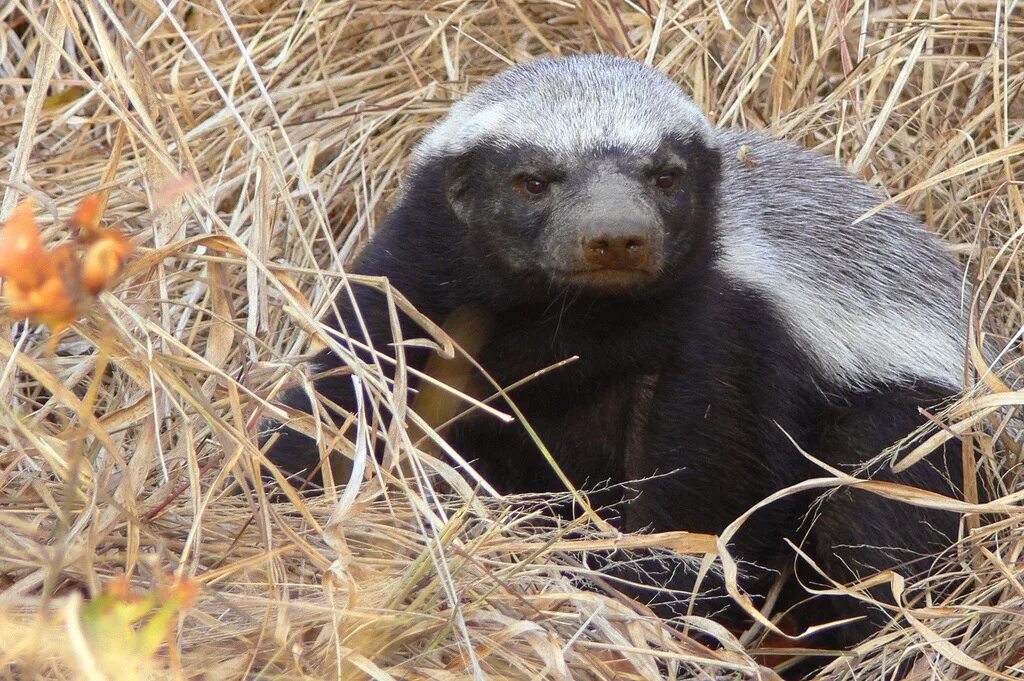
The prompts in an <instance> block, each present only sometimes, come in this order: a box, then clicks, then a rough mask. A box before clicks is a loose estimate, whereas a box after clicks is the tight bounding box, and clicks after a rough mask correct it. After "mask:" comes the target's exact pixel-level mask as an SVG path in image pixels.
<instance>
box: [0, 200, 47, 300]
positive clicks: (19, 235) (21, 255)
mask: <svg viewBox="0 0 1024 681" xmlns="http://www.w3.org/2000/svg"><path fill="white" fill-rule="evenodd" d="M35 209H36V207H35V203H34V202H33V201H31V200H28V201H23V202H21V203H20V204H18V206H17V208H15V209H14V213H13V214H12V215H11V217H10V219H8V220H7V222H6V223H5V224H4V227H3V229H2V230H0V277H3V278H4V279H6V280H7V281H8V282H15V283H17V284H18V285H19V286H21V287H22V288H32V287H35V286H39V285H40V284H42V282H43V281H44V280H46V278H47V277H48V276H50V274H52V272H53V266H52V265H51V263H50V261H49V254H48V253H47V252H46V249H44V248H43V243H42V241H41V240H40V238H39V228H38V227H36V219H35Z"/></svg>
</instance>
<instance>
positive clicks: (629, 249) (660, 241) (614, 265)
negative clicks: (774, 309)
mask: <svg viewBox="0 0 1024 681" xmlns="http://www.w3.org/2000/svg"><path fill="white" fill-rule="evenodd" d="M416 172H418V173H420V174H421V175H422V174H427V175H431V176H438V177H439V179H441V180H442V182H443V184H444V190H445V194H446V197H447V200H448V202H449V204H450V206H451V208H452V210H453V212H454V213H455V215H456V216H457V217H458V218H459V219H460V221H462V222H463V223H465V225H466V226H468V227H469V229H470V232H471V238H473V239H479V240H480V241H481V242H482V243H481V244H480V248H479V249H478V251H479V252H481V253H485V254H487V256H488V257H489V258H490V259H491V260H492V262H491V263H490V266H493V267H497V268H501V269H503V270H505V271H507V272H508V273H510V274H513V275H516V276H519V277H521V278H522V279H523V280H524V281H533V282H536V283H539V284H541V285H543V286H545V287H548V288H550V287H551V285H556V286H567V287H572V288H580V289H585V290H589V291H592V292H597V293H600V294H613V295H614V294H624V293H625V294H636V293H640V292H643V291H647V290H650V289H652V288H657V287H658V286H659V285H664V284H665V282H666V281H667V280H669V279H671V278H672V276H674V275H675V274H676V273H678V272H680V271H683V270H685V269H686V264H687V263H688V262H691V261H694V260H695V259H697V258H700V257H701V256H702V254H703V253H704V251H705V250H706V248H707V245H708V242H709V234H708V230H709V229H710V226H711V223H712V222H713V220H712V219H711V212H712V210H713V206H714V202H715V193H716V189H717V179H718V154H717V152H716V151H715V148H714V142H713V132H712V129H711V127H710V125H709V124H708V122H707V120H706V119H705V118H704V116H703V115H702V114H701V112H700V111H699V110H698V109H697V107H696V106H695V105H694V104H693V102H692V101H691V100H690V99H689V98H688V97H687V96H686V95H684V94H683V93H682V91H680V90H679V88H678V87H676V86H675V85H674V84H673V83H672V82H671V81H669V80H668V79H667V78H666V77H665V76H663V75H661V74H660V73H658V72H657V71H655V70H653V69H651V68H649V67H645V66H643V65H641V64H638V63H636V62H633V61H630V60H627V59H622V58H617V57H607V56H596V55H590V56H582V57H570V58H563V59H547V60H540V61H534V62H530V63H526V64H522V65H520V66H516V67H514V68H512V69H509V70H508V71H505V72H504V73H502V74H500V75H499V76H497V77H495V78H493V79H492V80H490V81H489V82H487V83H486V84H485V85H483V86H481V87H480V88H479V89H477V90H475V91H474V92H472V93H471V94H469V95H468V96H467V97H466V98H464V99H463V100H461V101H460V102H459V103H457V104H455V105H454V106H453V107H452V110H451V112H450V114H449V115H448V116H447V117H446V118H445V119H444V120H443V121H442V122H441V123H439V124H438V125H437V126H436V127H435V128H434V129H433V130H432V131H431V132H430V133H429V134H428V135H427V136H426V137H425V138H424V139H423V141H422V142H421V143H420V144H419V145H418V147H417V148H416V150H415V152H414V173H416Z"/></svg>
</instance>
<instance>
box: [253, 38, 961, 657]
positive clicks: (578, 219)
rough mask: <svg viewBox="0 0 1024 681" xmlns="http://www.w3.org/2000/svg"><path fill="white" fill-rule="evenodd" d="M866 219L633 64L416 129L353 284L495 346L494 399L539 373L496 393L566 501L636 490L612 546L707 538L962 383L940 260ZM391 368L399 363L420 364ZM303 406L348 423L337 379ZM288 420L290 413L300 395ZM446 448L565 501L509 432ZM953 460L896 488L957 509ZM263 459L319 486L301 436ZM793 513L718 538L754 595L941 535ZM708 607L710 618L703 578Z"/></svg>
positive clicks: (828, 512)
mask: <svg viewBox="0 0 1024 681" xmlns="http://www.w3.org/2000/svg"><path fill="white" fill-rule="evenodd" d="M880 201H881V197H880V196H879V195H878V194H877V193H876V192H875V191H874V190H872V189H870V188H869V187H868V186H867V185H866V184H864V183H863V182H861V181H860V180H859V179H857V178H855V177H853V176H852V175H850V174H848V173H846V172H845V171H843V170H841V169H840V168H838V166H836V165H835V164H833V163H832V162H830V161H828V160H826V159H823V158H821V157H820V156H818V155H816V154H813V153H811V152H809V151H807V150H805V149H801V148H798V147H796V146H794V145H791V144H789V143H786V142H782V141H778V140H774V139H771V138H770V137H767V136H765V135H761V134H757V133H750V132H744V131H723V130H716V129H714V128H713V127H712V126H711V125H709V124H708V122H707V121H706V119H705V118H704V116H703V115H702V114H701V113H700V111H699V110H698V109H697V108H696V106H695V105H694V104H693V102H692V101H691V100H690V99H689V98H688V97H686V96H685V95H684V94H683V93H682V92H681V91H679V89H678V88H677V87H676V86H675V85H673V84H672V83H671V82H670V81H669V80H668V79H666V78H665V77H664V76H662V75H660V74H659V73H657V72H656V71H654V70H652V69H649V68H647V67H644V66H642V65H640V64H637V63H635V62H632V61H629V60H625V59H619V58H612V57H575V58H565V59H552V60H542V61H538V62H532V63H529V64H524V65H521V66H517V67H515V68H513V69H510V70H509V71H507V72H505V73H503V74H501V75H499V76H497V77H495V78H494V79H492V80H491V81H489V82H488V83H486V84H485V85H483V86H481V87H480V88H479V89H477V90H476V91H474V92H473V93H471V94H470V95H468V96H467V97H466V98H465V99H463V100H462V101H461V102H459V103H458V104H456V105H455V106H453V107H452V110H451V113H450V114H449V115H448V117H446V118H445V119H444V120H443V121H442V122H441V123H439V124H438V125H437V126H436V127H435V128H434V129H433V130H432V131H431V132H430V133H428V134H427V135H426V137H425V138H424V139H423V141H422V142H421V143H420V144H419V146H418V147H417V148H416V150H415V152H414V163H413V167H412V170H411V172H410V175H409V178H408V180H407V183H406V186H405V188H404V190H403V194H402V196H401V198H400V199H399V201H398V204H397V205H396V206H395V208H394V209H393V210H392V211H391V213H390V215H389V216H388V218H387V220H386V221H385V223H384V225H383V226H382V228H381V229H380V231H379V232H378V234H377V235H376V236H375V237H374V239H373V240H372V241H371V243H370V244H369V245H368V246H367V248H366V250H365V251H364V253H363V254H362V256H361V257H360V259H359V261H358V262H357V263H356V265H355V267H354V270H355V271H356V272H359V273H364V274H370V275H384V276H387V277H389V279H390V281H391V283H392V284H393V285H394V286H395V287H396V288H397V289H399V290H400V291H401V292H402V293H403V294H404V295H405V296H406V297H407V298H409V299H410V300H411V302H412V303H413V304H414V305H416V306H417V307H418V308H419V310H420V311H422V312H423V313H425V314H426V315H427V316H429V317H431V318H432V319H434V320H436V321H439V322H444V321H445V320H446V319H449V318H451V317H452V315H456V316H458V315H460V314H462V313H464V312H465V311H471V314H472V315H474V316H475V317H477V318H479V319H480V320H482V321H483V323H482V324H481V326H482V327H485V328H487V329H489V332H488V333H487V335H486V337H484V338H483V339H481V342H480V347H479V349H478V351H477V353H476V356H477V359H478V360H479V362H480V364H481V365H482V366H483V367H484V368H485V369H486V370H487V371H488V373H489V374H490V375H491V376H493V377H494V378H495V379H496V380H497V381H498V382H499V383H501V384H502V385H511V384H513V383H516V382H518V381H521V380H522V379H524V378H525V377H528V376H533V375H534V374H537V372H541V374H540V375H538V376H535V377H534V378H533V379H532V380H530V381H528V382H526V383H525V384H523V385H521V386H520V387H517V388H516V389H515V390H514V391H513V393H512V397H513V398H514V399H515V400H516V403H517V405H518V406H519V407H520V409H521V410H522V412H523V414H524V415H525V417H526V419H527V421H529V423H530V425H532V427H533V428H534V429H535V431H536V432H537V433H538V434H539V435H540V437H541V439H542V440H543V441H544V443H545V444H546V445H547V447H548V448H549V449H550V450H551V451H552V452H553V454H554V455H555V457H556V458H557V460H558V462H559V464H560V466H561V468H562V469H563V470H564V471H565V472H566V474H567V475H568V476H569V477H570V478H571V479H572V480H573V482H574V483H575V484H577V485H584V486H586V485H594V484H597V483H600V482H601V481H605V480H611V481H613V482H621V481H626V480H635V479H639V478H649V479H648V480H646V481H644V482H642V483H638V484H636V485H635V489H637V490H638V491H639V495H638V497H637V498H636V499H635V500H633V501H631V502H630V503H628V504H626V505H625V506H624V509H623V511H622V515H623V517H622V518H621V519H620V521H621V523H622V525H623V527H625V528H627V529H641V528H647V529H655V530H695V531H704V532H720V531H721V530H722V529H723V528H724V527H725V526H726V525H727V524H728V523H729V522H731V521H732V520H733V519H734V518H736V517H737V516H738V515H740V514H741V513H742V512H744V511H745V510H746V509H748V508H749V507H751V506H752V505H754V504H755V503H757V502H759V501H761V500H762V499H764V498H765V497H767V496H769V495H770V494H772V493H773V492H775V491H777V490H779V489H781V488H783V487H786V486H788V485H791V484H794V483H795V482H798V481H800V480H803V479H806V478H809V477H814V476H817V475H818V474H819V471H818V470H816V469H814V468H813V467H811V466H810V465H809V464H808V463H807V460H806V459H805V457H803V456H802V454H801V453H800V452H799V450H798V449H797V447H796V446H794V444H793V442H792V441H791V440H790V438H791V437H792V438H793V439H795V441H796V443H797V444H798V445H799V446H801V447H803V448H805V449H807V450H808V451H811V452H812V453H813V454H814V455H815V456H817V457H819V458H821V459H823V460H825V461H827V462H829V463H831V464H833V465H837V466H846V465H854V464H859V463H861V462H863V461H865V460H866V459H868V458H870V457H872V456H874V455H875V454H877V453H879V452H880V451H881V450H882V449H884V448H885V447H887V446H888V445H890V444H892V443H893V442H895V441H896V440H898V439H899V438H900V437H902V436H903V435H905V434H907V433H908V432H910V431H911V430H913V429H914V428H915V427H916V426H917V425H919V424H920V422H921V420H922V418H921V417H920V416H919V412H918V407H920V406H926V405H931V404H932V403H934V402H936V401H938V400H940V399H942V398H943V397H945V396H947V395H949V394H951V393H954V392H955V391H956V390H957V386H958V378H957V375H958V373H957V364H958V358H959V352H960V351H959V348H960V347H961V346H962V343H963V324H962V320H961V319H960V318H959V316H958V312H957V304H956V303H957V294H958V291H957V284H958V281H959V275H958V270H957V265H956V264H955V262H954V261H953V260H952V259H951V258H950V257H949V256H948V255H946V254H945V252H944V251H943V249H942V247H941V245H940V244H939V243H938V242H937V241H936V240H935V239H934V238H933V237H931V236H930V235H929V234H928V233H927V232H926V230H925V229H924V228H923V226H922V225H920V223H919V222H917V221H916V220H915V219H913V218H912V217H911V216H910V215H908V214H906V213H905V212H902V211H900V210H898V209H895V208H894V209H886V210H883V211H881V212H879V213H878V214H877V215H874V216H872V217H870V218H867V219H865V220H862V221H859V222H858V221H857V219H858V218H859V217H860V216H861V215H863V214H864V213H866V212H867V211H868V210H869V209H871V208H873V207H874V206H876V205H877V204H878V203H879V202H880ZM354 294H355V297H356V299H357V303H358V307H359V310H360V313H361V318H357V317H356V316H355V314H354V313H353V311H352V307H351V305H350V301H349V299H348V295H347V294H345V295H343V296H342V298H341V299H340V300H339V301H338V308H339V310H340V311H341V316H340V318H338V319H337V320H335V321H336V322H337V324H338V325H339V326H342V327H344V328H345V329H346V331H347V332H348V333H350V334H351V335H353V336H354V337H356V338H359V339H360V340H366V339H361V338H360V337H361V335H362V329H363V328H365V329H366V331H367V332H368V333H369V335H370V338H369V340H370V341H371V342H372V343H373V345H374V346H375V347H376V348H377V349H378V350H383V349H385V348H387V347H388V346H387V343H388V342H390V340H391V337H392V333H391V328H390V319H389V315H388V312H387V309H386V307H385V305H384V298H383V296H382V295H381V294H379V293H377V292H375V291H373V290H371V289H364V288H359V287H356V288H355V289H354ZM403 324H405V325H406V327H407V328H405V329H404V330H403V335H404V336H405V337H410V336H414V335H416V333H417V332H416V329H415V327H414V325H413V324H412V323H411V321H410V320H408V319H405V320H403ZM406 353H407V358H408V360H409V361H410V363H412V364H413V365H415V366H417V367H418V368H422V367H423V366H424V363H425V362H426V361H427V359H428V354H427V353H426V351H424V350H422V349H415V348H409V349H407V351H406ZM574 356H575V357H578V359H577V360H576V361H574V362H572V363H570V364H568V365H566V366H563V367H561V368H560V369H557V370H553V371H548V372H546V373H544V372H542V370H543V369H545V368H547V367H549V366H551V365H553V364H556V363H558V362H561V361H563V360H565V359H566V358H569V357H574ZM318 362H319V364H320V365H321V368H326V367H332V366H337V365H338V364H339V363H340V362H341V359H340V358H338V357H336V356H334V355H333V354H331V353H329V352H325V353H323V354H322V355H321V356H320V357H319V358H318ZM384 366H385V367H387V366H390V365H389V364H388V363H384ZM413 387H415V386H413ZM318 388H319V390H320V391H321V392H322V393H324V394H325V395H326V396H327V397H328V398H330V399H331V400H333V401H335V402H336V403H338V404H340V405H341V406H343V407H345V408H348V409H352V408H353V407H354V399H353V396H352V394H351V383H350V382H349V381H347V380H346V379H341V378H329V379H324V380H323V381H321V382H320V383H319V384H318ZM286 401H287V402H290V403H291V404H293V405H295V406H299V407H302V408H308V407H309V405H308V402H307V401H306V400H305V398H304V397H303V396H302V393H301V392H293V393H291V394H289V396H288V397H287V398H286ZM445 435H446V436H447V438H448V440H449V442H450V443H451V444H452V445H453V446H454V447H455V448H456V449H457V450H458V451H459V452H460V453H462V454H463V455H464V456H465V457H466V458H470V459H475V460H477V461H478V463H479V469H480V471H481V472H482V473H484V474H485V477H487V478H488V479H489V480H490V482H491V483H493V484H494V485H495V486H496V487H498V488H499V489H501V490H503V491H539V490H557V489H559V488H560V485H559V483H558V481H557V479H556V478H555V476H554V475H553V473H551V471H550V468H549V467H548V466H547V464H546V463H545V462H544V459H543V457H542V456H541V455H540V454H539V453H538V451H537V447H536V446H535V444H534V443H533V441H532V439H531V436H530V434H529V432H528V430H527V429H526V428H525V427H524V425H523V424H522V423H519V422H516V423H512V424H502V423H500V422H498V421H496V420H494V419H491V418H488V417H486V416H484V415H471V416H468V417H465V418H462V419H460V420H458V421H457V422H456V423H455V424H454V425H452V426H451V427H450V428H449V429H448V430H447V431H446V432H445ZM953 450H954V448H952V447H951V448H950V450H949V451H948V452H940V453H938V455H937V457H935V460H933V461H932V462H931V465H922V466H916V467H914V468H911V470H910V471H908V472H907V473H905V474H902V475H901V476H891V475H890V476H889V477H890V479H898V480H899V481H901V482H907V483H910V484H915V485H918V486H924V487H927V488H930V489H934V490H938V491H943V492H950V491H951V490H950V487H949V485H948V484H947V483H946V481H945V480H944V479H943V476H942V475H940V474H939V473H938V472H937V471H940V470H942V471H953V472H954V475H953V477H954V478H955V477H956V470H957V468H958V465H959V463H958V462H959V458H958V455H957V454H956V452H955V451H953ZM271 458H273V459H274V460H275V461H278V462H281V463H282V465H284V466H285V467H286V468H290V469H293V470H294V469H297V468H301V467H310V466H312V465H314V464H315V463H316V460H317V454H316V447H315V443H312V442H310V441H309V440H307V439H305V438H302V437H300V436H298V435H296V434H295V433H294V432H292V431H288V430H283V431H282V434H281V439H280V440H279V441H278V444H277V446H275V448H274V450H273V451H272V452H271ZM811 501H812V500H811V499H806V498H799V497H792V498H788V499H786V500H784V501H782V502H779V503H776V504H773V505H772V506H770V507H768V508H767V509H766V510H764V511H763V512H760V513H758V514H757V515H756V516H754V518H753V519H752V520H751V521H750V522H749V523H748V525H747V526H746V527H747V529H746V530H745V531H744V533H742V534H741V535H739V536H738V537H737V538H736V545H735V549H734V551H735V553H736V554H737V555H738V556H739V557H740V558H741V559H743V560H745V561H747V562H748V563H750V564H751V565H752V567H750V569H749V570H748V571H747V572H746V576H745V578H744V580H745V581H744V584H743V586H744V587H745V588H746V589H748V590H749V591H750V592H751V593H753V594H755V595H758V594H761V595H763V594H764V593H765V592H766V590H767V588H768V583H769V581H770V573H769V572H768V571H766V570H761V569H759V568H757V567H753V565H757V566H761V567H762V568H765V569H768V570H770V569H779V568H780V567H781V566H782V564H783V563H784V562H785V561H786V560H792V555H791V553H789V552H787V551H786V544H785V542H784V539H785V538H791V539H793V540H794V541H804V542H805V547H807V550H808V551H809V553H810V555H811V556H813V557H814V558H815V559H816V560H817V561H818V562H819V564H820V565H825V566H829V567H830V568H832V569H833V570H834V573H835V576H837V577H838V578H841V579H853V578H854V577H858V576H863V575H864V574H865V573H867V572H870V571H871V570H875V569H882V568H890V567H897V566H899V565H901V564H902V563H903V562H904V561H905V560H906V559H907V558H908V557H909V556H913V555H917V554H923V553H929V552H933V551H935V550H937V549H940V548H942V546H943V545H944V544H945V543H947V542H948V541H949V540H950V538H951V537H952V536H953V535H954V534H955V532H956V518H955V517H954V516H952V515H951V514H945V513H942V512H937V511H922V510H920V509H915V508H913V507H909V506H904V505H900V504H895V503H891V502H888V501H886V500H884V499H880V498H876V497H873V496H871V495H869V494H867V493H863V494H858V493H844V494H837V495H834V496H833V497H831V498H830V499H829V500H828V501H827V502H826V503H825V504H824V505H823V506H822V507H821V508H820V509H819V511H818V512H817V513H816V514H815V515H814V517H815V518H816V519H817V522H816V523H815V524H814V525H813V526H810V527H808V526H805V525H804V524H803V521H802V519H803V518H804V517H805V516H807V515H808V514H807V510H808V505H809V504H810V503H811ZM872 546H879V547H881V548H871V547H872ZM661 566H663V563H658V562H655V563H652V564H650V565H647V566H646V569H647V571H648V572H649V573H651V574H654V575H655V576H657V574H658V570H659V569H661ZM691 579H692V573H690V572H688V571H687V570H675V569H674V568H673V570H672V571H671V574H669V573H664V574H663V575H662V577H660V578H658V580H657V581H659V584H658V585H659V586H666V585H667V586H669V587H678V588H679V589H680V590H682V591H686V589H687V588H689V587H690V586H692V583H691V581H690V580H691ZM707 593H708V597H709V599H710V600H709V601H708V602H707V608H709V609H713V608H714V607H716V605H715V604H716V603H718V602H719V601H717V600H716V597H718V596H721V584H717V585H715V584H712V585H711V586H710V587H709V588H708V589H707ZM659 598H660V599H661V600H659V607H661V608H663V609H664V611H665V612H667V613H671V612H673V606H672V604H671V603H670V602H667V601H665V600H664V598H663V596H659ZM683 602H684V603H686V602H688V596H687V597H684V598H683ZM684 607H685V606H684ZM844 608H847V609H848V610H849V611H850V613H853V614H859V611H857V610H856V608H854V606H853V605H851V604H850V603H845V602H841V601H839V600H838V599H833V600H830V601H823V602H822V605H821V606H820V610H815V609H811V610H809V611H808V615H807V617H808V618H809V621H810V622H814V621H821V620H822V619H829V618H832V619H834V618H835V617H834V615H835V614H836V613H837V612H839V613H843V614H849V613H847V612H846V611H845V610H844ZM864 631H865V630H864V629H859V630H854V629H851V628H846V629H841V630H840V633H839V634H837V636H840V637H842V636H846V640H854V639H856V638H857V637H858V636H860V635H862V634H863V633H864ZM840 640H843V639H841V638H840Z"/></svg>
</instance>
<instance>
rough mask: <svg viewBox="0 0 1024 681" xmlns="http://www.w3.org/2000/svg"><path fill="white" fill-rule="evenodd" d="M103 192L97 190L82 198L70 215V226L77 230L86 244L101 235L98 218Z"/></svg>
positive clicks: (100, 213)
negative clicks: (73, 212)
mask: <svg viewBox="0 0 1024 681" xmlns="http://www.w3.org/2000/svg"><path fill="white" fill-rule="evenodd" d="M104 203H106V201H104V197H103V194H102V193H101V192H97V193H95V194H90V195H89V196H87V197H85V198H84V199H82V202H81V203H79V204H78V208H77V209H75V214H74V215H73V216H71V220H70V223H71V228H72V229H74V230H76V231H77V232H78V238H79V239H81V240H82V241H84V242H85V243H87V244H91V243H92V242H93V241H96V239H99V238H100V237H101V236H102V232H101V231H100V218H101V217H102V216H103V204H104Z"/></svg>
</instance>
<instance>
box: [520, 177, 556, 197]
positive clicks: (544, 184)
mask: <svg viewBox="0 0 1024 681" xmlns="http://www.w3.org/2000/svg"><path fill="white" fill-rule="evenodd" d="M549 185H550V182H548V181H547V180H543V179H541V178H539V177H520V178H519V179H517V180H516V182H515V187H516V188H517V189H519V191H520V193H521V194H523V195H525V196H528V197H539V196H541V195H542V194H544V193H545V191H547V190H548V186H549Z"/></svg>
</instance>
